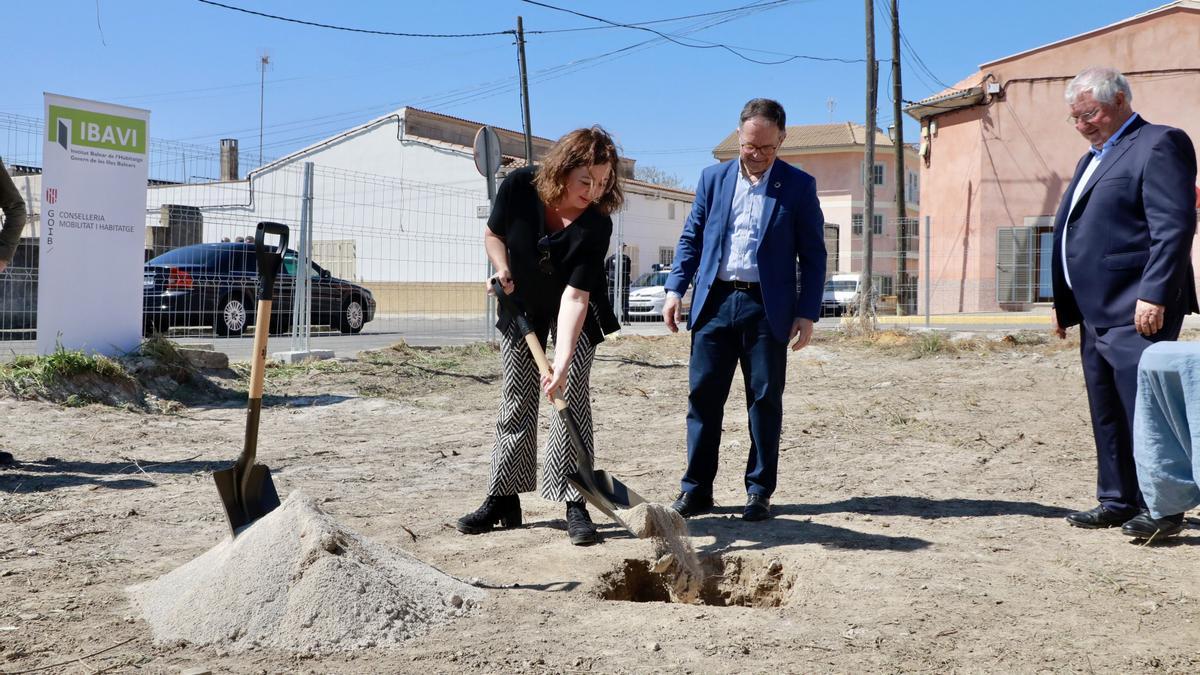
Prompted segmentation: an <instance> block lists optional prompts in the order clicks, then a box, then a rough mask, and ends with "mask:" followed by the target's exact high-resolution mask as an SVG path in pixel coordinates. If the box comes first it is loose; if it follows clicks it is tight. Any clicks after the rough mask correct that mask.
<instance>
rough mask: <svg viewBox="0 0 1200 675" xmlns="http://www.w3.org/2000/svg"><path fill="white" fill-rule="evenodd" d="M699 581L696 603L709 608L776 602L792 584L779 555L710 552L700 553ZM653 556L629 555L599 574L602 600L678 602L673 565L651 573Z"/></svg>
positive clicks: (777, 604) (779, 602) (786, 597)
mask: <svg viewBox="0 0 1200 675" xmlns="http://www.w3.org/2000/svg"><path fill="white" fill-rule="evenodd" d="M700 565H701V568H702V569H703V571H704V580H703V583H702V584H701V586H700V590H699V594H698V597H696V598H694V602H695V603H696V604H701V605H709V606H712V607H781V606H783V605H786V604H787V603H788V600H789V595H790V593H791V590H792V585H793V584H794V583H795V581H796V579H795V575H793V574H789V573H787V571H786V570H785V568H784V565H783V563H782V562H781V561H780V560H779V559H778V558H773V557H760V556H745V555H710V556H703V557H701V558H700ZM654 566H655V562H654V561H653V560H643V559H640V558H630V559H626V560H625V561H623V562H622V563H621V564H620V565H618V566H617V567H616V568H615V569H613V570H611V571H609V572H606V573H604V574H602V575H601V576H600V584H599V595H600V597H601V599H604V600H624V601H626V602H681V601H685V600H681V599H680V594H679V592H678V583H677V582H678V581H679V578H678V577H677V576H676V574H677V569H678V567H677V566H672V567H671V568H670V569H668V570H666V571H663V572H656V571H655V569H654Z"/></svg>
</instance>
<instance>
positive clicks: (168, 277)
mask: <svg viewBox="0 0 1200 675" xmlns="http://www.w3.org/2000/svg"><path fill="white" fill-rule="evenodd" d="M297 262H298V259H297V254H296V252H295V251H292V250H288V251H287V252H286V253H285V254H284V258H283V266H282V268H281V269H280V270H279V276H278V277H277V278H276V281H275V298H274V303H273V304H272V307H271V331H272V332H277V333H281V332H287V331H289V330H291V323H292V299H293V297H294V295H295V286H296V266H297ZM257 279H258V261H257V259H256V258H255V256H254V244H243V243H221V244H195V245H193V246H184V247H181V248H177V249H174V250H172V251H168V252H167V253H164V254H162V255H160V256H158V257H156V258H152V259H150V260H149V261H147V262H146V265H145V276H144V286H143V291H142V298H143V302H142V307H143V311H144V321H143V323H144V331H145V333H146V334H150V333H153V332H165V331H166V330H167V329H169V328H171V327H172V326H212V327H213V329H214V330H215V331H216V332H217V334H218V335H241V334H242V332H243V331H244V330H246V328H247V327H248V326H252V325H254V322H255V317H254V313H255V308H256V305H257V291H256V288H255V285H256V283H257ZM311 288H312V324H313V325H314V326H322V325H328V326H333V327H336V328H338V329H340V330H341V331H342V332H343V333H358V332H359V331H361V330H362V329H363V326H364V325H365V324H366V323H367V322H368V321H370V320H371V319H373V318H375V298H374V296H372V295H371V291H369V290H367V289H366V288H363V287H362V286H359V285H357V284H353V283H350V282H349V281H345V280H342V279H338V278H335V277H334V276H333V275H332V274H330V273H329V271H328V270H325V269H322V268H321V266H320V265H317V264H316V263H313V264H312V285H311Z"/></svg>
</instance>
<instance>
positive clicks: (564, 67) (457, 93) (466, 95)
mask: <svg viewBox="0 0 1200 675" xmlns="http://www.w3.org/2000/svg"><path fill="white" fill-rule="evenodd" d="M737 18H740V17H737V16H733V17H728V16H726V17H721V18H718V19H710V20H708V21H700V22H696V23H695V24H694V25H691V26H687V27H685V28H684V29H683V31H682V32H683V33H684V34H689V33H696V32H699V31H702V30H707V29H709V28H713V27H715V26H719V25H722V24H724V23H728V22H730V21H733V20H735V19H737ZM662 42H664V40H663V38H659V37H652V38H650V39H648V40H643V41H641V42H636V43H633V44H630V45H626V46H624V47H619V48H617V49H614V50H611V51H607V52H604V53H601V54H596V55H593V56H588V57H583V58H580V59H576V60H574V61H568V62H566V63H562V64H558V65H556V66H550V67H547V68H543V69H542V70H539V71H537V72H535V73H533V75H532V76H531V81H533V82H536V83H539V84H540V83H542V82H546V81H549V80H553V79H558V78H560V77H565V76H567V75H570V74H572V73H575V72H578V71H580V70H583V69H586V68H591V67H594V66H596V65H599V64H600V63H602V62H605V61H611V60H615V59H617V58H623V57H624V56H628V55H630V54H632V53H633V52H635V51H640V50H643V49H649V48H651V47H652V46H654V45H655V44H656V43H662ZM516 82H517V77H516V76H515V75H511V76H508V77H505V78H501V79H497V80H492V81H489V82H483V83H479V84H476V85H471V86H466V87H459V88H455V89H451V90H448V91H444V92H439V93H437V94H430V95H428V96H424V97H419V98H416V99H411V100H407V101H404V102H403V103H405V104H407V105H414V106H429V107H440V108H447V107H453V106H458V105H461V104H464V103H470V102H474V101H479V100H483V99H487V98H492V97H494V96H499V95H501V94H504V93H508V92H510V91H512V89H513V87H515V86H516ZM399 105H401V102H386V103H381V104H376V105H372V106H369V107H365V108H358V109H355V110H348V111H343V112H338V113H331V114H329V115H323V116H319V117H313V118H308V119H302V120H294V121H292V122H284V123H280V124H274V125H268V126H267V128H268V129H278V130H279V131H277V132H268V133H267V135H268V136H277V135H282V134H284V133H293V134H294V133H296V132H300V131H302V130H303V129H327V128H329V127H330V126H331V125H334V124H338V123H340V120H343V119H353V118H356V117H360V116H361V115H362V114H364V113H369V114H372V115H378V114H382V113H383V112H390V111H392V110H394V109H395V108H396V107H397V106H399ZM321 120H324V121H321ZM285 127H292V128H291V129H285ZM251 130H253V129H247V130H238V131H251ZM233 133H237V132H236V131H231V132H222V133H214V134H204V135H198V136H192V137H190V138H193V139H196V138H207V137H214V136H219V135H223V134H233ZM326 136H328V133H326V132H317V133H310V134H305V135H302V136H293V137H291V138H287V139H284V140H280V141H272V142H270V143H267V144H266V146H265V147H266V148H271V149H273V148H276V147H282V146H287V145H290V144H293V143H297V142H304V141H309V140H317V139H321V138H324V137H326Z"/></svg>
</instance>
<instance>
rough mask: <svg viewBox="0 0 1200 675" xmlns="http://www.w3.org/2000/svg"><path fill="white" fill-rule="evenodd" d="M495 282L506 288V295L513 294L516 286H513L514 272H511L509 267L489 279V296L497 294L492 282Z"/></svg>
mask: <svg viewBox="0 0 1200 675" xmlns="http://www.w3.org/2000/svg"><path fill="white" fill-rule="evenodd" d="M494 281H499V282H500V285H501V286H503V287H504V292H505V293H506V294H509V295H511V294H512V292H513V289H514V288H515V286H514V285H513V280H512V272H510V271H509V270H508V268H507V267H506V268H504V269H502V270H499V271H497V272H496V273H495V274H493V275H492V276H490V277H488V280H487V292H488V295H495V294H496V292H495V290H494V289H493V288H492V282H494Z"/></svg>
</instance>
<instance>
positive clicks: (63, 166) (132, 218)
mask: <svg viewBox="0 0 1200 675" xmlns="http://www.w3.org/2000/svg"><path fill="white" fill-rule="evenodd" d="M45 97H46V98H45V100H46V138H45V140H44V142H43V151H42V189H43V190H44V191H45V192H44V193H43V195H42V213H41V227H40V230H41V252H40V257H41V267H40V270H39V273H38V327H37V337H38V352H40V353H42V354H47V353H50V352H52V351H54V349H55V348H56V346H57V345H60V344H61V345H62V346H63V347H65V348H67V349H83V350H85V351H87V352H89V353H95V352H98V353H102V354H110V355H111V354H118V353H120V352H124V351H129V350H132V349H135V348H136V347H137V346H138V343H139V342H140V341H141V335H142V279H143V276H142V264H143V262H144V260H145V257H144V255H145V254H144V252H145V248H146V178H147V173H148V162H147V159H148V154H147V149H148V148H149V145H150V142H149V137H148V135H147V132H148V127H149V121H150V111H148V110H139V109H136V108H126V107H124V106H118V105H112V104H109V103H99V102H97V101H86V100H83V99H78V98H70V97H67V96H58V95H56V94H46V95H45Z"/></svg>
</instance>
